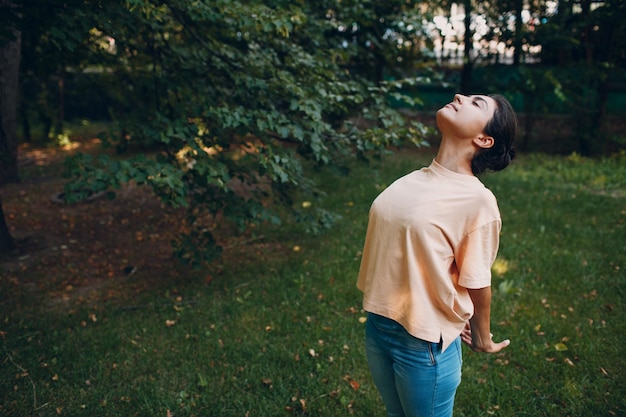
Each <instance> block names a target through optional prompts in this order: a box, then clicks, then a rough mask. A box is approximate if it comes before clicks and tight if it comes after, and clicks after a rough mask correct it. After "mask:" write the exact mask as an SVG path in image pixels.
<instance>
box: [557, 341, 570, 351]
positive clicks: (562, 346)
mask: <svg viewBox="0 0 626 417" xmlns="http://www.w3.org/2000/svg"><path fill="white" fill-rule="evenodd" d="M554 348H555V349H556V351H557V352H565V351H566V350H567V346H566V345H565V343H561V342H559V343H557V344H555V345H554Z"/></svg>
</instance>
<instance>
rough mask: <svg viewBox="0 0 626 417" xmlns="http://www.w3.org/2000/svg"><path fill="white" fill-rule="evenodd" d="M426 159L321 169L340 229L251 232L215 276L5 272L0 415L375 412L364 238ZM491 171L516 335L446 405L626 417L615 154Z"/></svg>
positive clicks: (620, 173)
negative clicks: (372, 207)
mask: <svg viewBox="0 0 626 417" xmlns="http://www.w3.org/2000/svg"><path fill="white" fill-rule="evenodd" d="M428 161H429V157H428V156H420V155H415V154H412V153H398V154H396V155H395V156H393V157H389V158H387V159H385V160H384V161H383V163H382V164H373V165H370V166H355V167H354V168H353V170H352V171H351V172H350V174H349V175H348V176H347V177H344V178H339V179H337V178H335V177H330V176H327V175H330V174H321V175H323V177H321V181H322V183H325V184H328V185H327V187H326V188H327V192H328V195H327V197H326V198H325V200H324V201H323V202H321V203H318V202H315V204H323V205H324V206H325V207H326V208H330V209H333V210H335V211H337V212H338V213H339V214H341V215H342V220H341V221H340V222H339V223H338V224H337V225H336V226H335V228H334V229H333V230H331V231H330V232H329V233H327V234H324V235H320V236H308V235H303V234H302V233H301V229H300V227H298V226H297V225H290V224H285V225H283V226H282V227H281V228H280V229H272V230H267V231H259V234H261V233H262V234H264V235H265V236H266V237H267V239H271V242H269V243H271V249H269V250H265V251H259V252H256V251H255V250H254V248H253V247H250V248H249V249H250V251H249V252H250V254H249V255H248V256H246V257H242V255H245V254H246V252H247V249H246V248H243V249H240V250H239V253H237V254H231V255H232V256H231V257H230V258H229V257H228V256H227V257H226V258H225V259H224V260H223V261H222V262H221V263H220V264H216V265H215V271H202V272H201V273H200V274H199V275H200V276H202V277H204V276H206V275H207V273H209V274H211V275H212V276H213V277H214V278H213V280H211V281H210V282H209V283H206V282H205V281H204V280H203V279H195V278H194V277H193V276H190V277H189V280H188V281H180V280H178V281H176V282H171V283H166V284H165V285H161V286H158V287H155V288H154V290H153V291H152V292H150V293H146V294H143V295H142V296H138V297H136V298H134V299H126V300H121V301H120V300H118V301H109V302H107V303H96V304H67V305H65V304H63V305H51V304H50V303H48V302H46V300H45V298H44V297H43V294H41V293H40V292H37V291H35V290H34V289H33V288H30V287H28V288H25V287H23V286H19V285H16V284H15V283H11V282H8V281H7V280H6V279H5V275H3V274H0V276H1V277H2V280H1V281H0V291H2V292H4V293H5V294H6V292H7V291H10V294H11V296H10V297H5V296H3V297H2V299H3V300H4V301H3V304H1V305H0V342H1V343H2V351H0V414H2V415H6V416H56V415H67V416H94V415H99V416H164V417H165V416H167V413H168V410H169V412H170V413H171V415H174V416H192V415H193V416H281V415H283V416H320V417H321V416H324V417H328V416H343V415H345V416H348V415H354V416H364V417H365V416H382V415H384V409H383V406H382V404H381V402H380V400H379V398H378V394H377V392H376V390H375V388H374V386H373V384H372V382H371V379H370V376H369V372H368V370H367V364H366V361H365V357H364V350H363V328H364V325H363V320H362V318H363V315H364V314H363V312H362V310H361V295H360V294H359V292H358V290H357V289H356V287H355V281H356V274H357V271H358V267H359V261H360V250H361V246H362V243H363V237H364V233H365V227H366V221H367V212H368V209H369V204H370V203H371V201H372V200H373V198H374V197H375V196H376V195H377V194H378V193H379V192H380V190H382V189H383V188H384V187H385V186H387V185H388V184H389V183H390V182H391V181H393V180H394V179H395V178H397V177H398V176H400V175H402V174H404V173H406V172H408V171H410V170H412V169H414V168H418V167H420V166H422V165H423V164H425V163H428ZM484 181H485V183H486V184H487V185H488V186H489V187H490V188H491V189H492V190H493V191H494V193H495V194H496V196H497V197H498V201H499V205H500V208H501V211H502V217H503V222H504V227H503V231H502V238H501V242H502V244H501V250H500V253H499V256H498V260H497V262H496V264H495V265H494V275H493V284H494V285H493V288H494V305H493V311H492V316H493V324H492V326H493V333H494V335H495V336H494V337H495V338H496V339H504V338H510V339H511V341H512V344H511V346H510V347H509V348H508V349H506V350H505V351H503V352H502V353H500V354H498V355H494V356H487V355H483V354H474V353H472V352H470V351H469V350H467V349H464V360H465V363H464V369H463V382H462V384H461V387H460V388H459V391H458V395H457V401H456V413H455V415H456V416H467V417H470V416H472V417H473V416H611V415H615V416H619V415H625V414H626V401H625V398H626V382H625V378H624V371H623V370H624V369H626V360H625V359H624V348H623V342H622V339H623V334H624V331H625V330H626V324H625V319H626V317H625V313H624V302H623V299H624V291H625V290H624V278H625V273H624V269H625V268H626V262H625V260H626V259H625V256H626V255H625V252H624V247H626V233H625V230H624V222H625V220H626V193H625V187H626V168H625V164H623V161H621V162H620V161H619V160H618V158H615V159H606V160H603V161H595V160H587V159H581V158H579V157H576V156H574V157H569V158H564V157H545V156H527V157H524V156H522V157H521V158H520V160H519V161H517V162H516V163H515V164H514V165H513V166H512V167H511V168H509V169H508V170H506V171H504V172H502V173H498V174H493V175H488V176H486V177H485V178H484ZM295 246H298V247H299V250H298V251H294V250H293V248H294V247H295ZM256 253H260V255H256ZM235 255H236V256H235ZM142 273H143V272H142V271H138V272H137V274H135V275H134V276H133V278H132V279H133V280H141V279H146V278H147V277H145V276H143V275H142ZM42 274H44V275H43V276H42V277H40V279H42V280H45V271H43V272H42Z"/></svg>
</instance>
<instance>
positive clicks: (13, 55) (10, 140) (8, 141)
mask: <svg viewBox="0 0 626 417" xmlns="http://www.w3.org/2000/svg"><path fill="white" fill-rule="evenodd" d="M13 8H14V5H13V3H12V2H11V1H10V0H0V11H2V12H3V13H4V15H5V16H7V15H9V14H12V13H13ZM4 28H5V29H4V30H3V31H2V33H0V185H3V184H6V183H8V182H14V181H18V179H19V172H18V165H17V133H16V128H15V117H16V105H17V87H18V71H19V62H20V33H19V32H18V31H16V30H13V29H12V26H9V25H6V26H4ZM14 248H15V241H14V239H13V237H12V236H11V233H10V232H9V227H8V225H7V223H6V219H5V216H4V211H3V210H2V200H1V199H0V255H1V254H5V253H7V252H9V251H11V250H13V249H14Z"/></svg>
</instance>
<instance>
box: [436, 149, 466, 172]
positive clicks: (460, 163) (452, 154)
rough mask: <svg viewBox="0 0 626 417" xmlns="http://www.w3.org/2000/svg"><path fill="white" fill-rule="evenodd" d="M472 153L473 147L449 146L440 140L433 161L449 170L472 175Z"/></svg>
mask: <svg viewBox="0 0 626 417" xmlns="http://www.w3.org/2000/svg"><path fill="white" fill-rule="evenodd" d="M473 155H474V150H473V149H468V148H465V147H458V146H449V145H447V144H446V142H444V141H442V142H441V145H440V146H439V150H438V151H437V156H436V157H435V161H437V163H438V164H439V165H441V166H443V167H445V168H446V169H449V170H450V171H453V172H456V173H459V174H467V175H474V174H473V173H472V157H473Z"/></svg>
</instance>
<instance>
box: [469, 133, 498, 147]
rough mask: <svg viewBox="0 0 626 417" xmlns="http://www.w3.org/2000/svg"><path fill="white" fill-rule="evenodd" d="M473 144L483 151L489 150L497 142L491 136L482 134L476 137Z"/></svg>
mask: <svg viewBox="0 0 626 417" xmlns="http://www.w3.org/2000/svg"><path fill="white" fill-rule="evenodd" d="M472 142H473V143H474V145H476V146H478V147H479V148H481V149H489V148H491V147H492V146H493V145H494V143H495V140H494V139H493V137H491V136H487V135H484V134H481V135H478V136H476V137H475V138H474V140H473V141H472Z"/></svg>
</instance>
